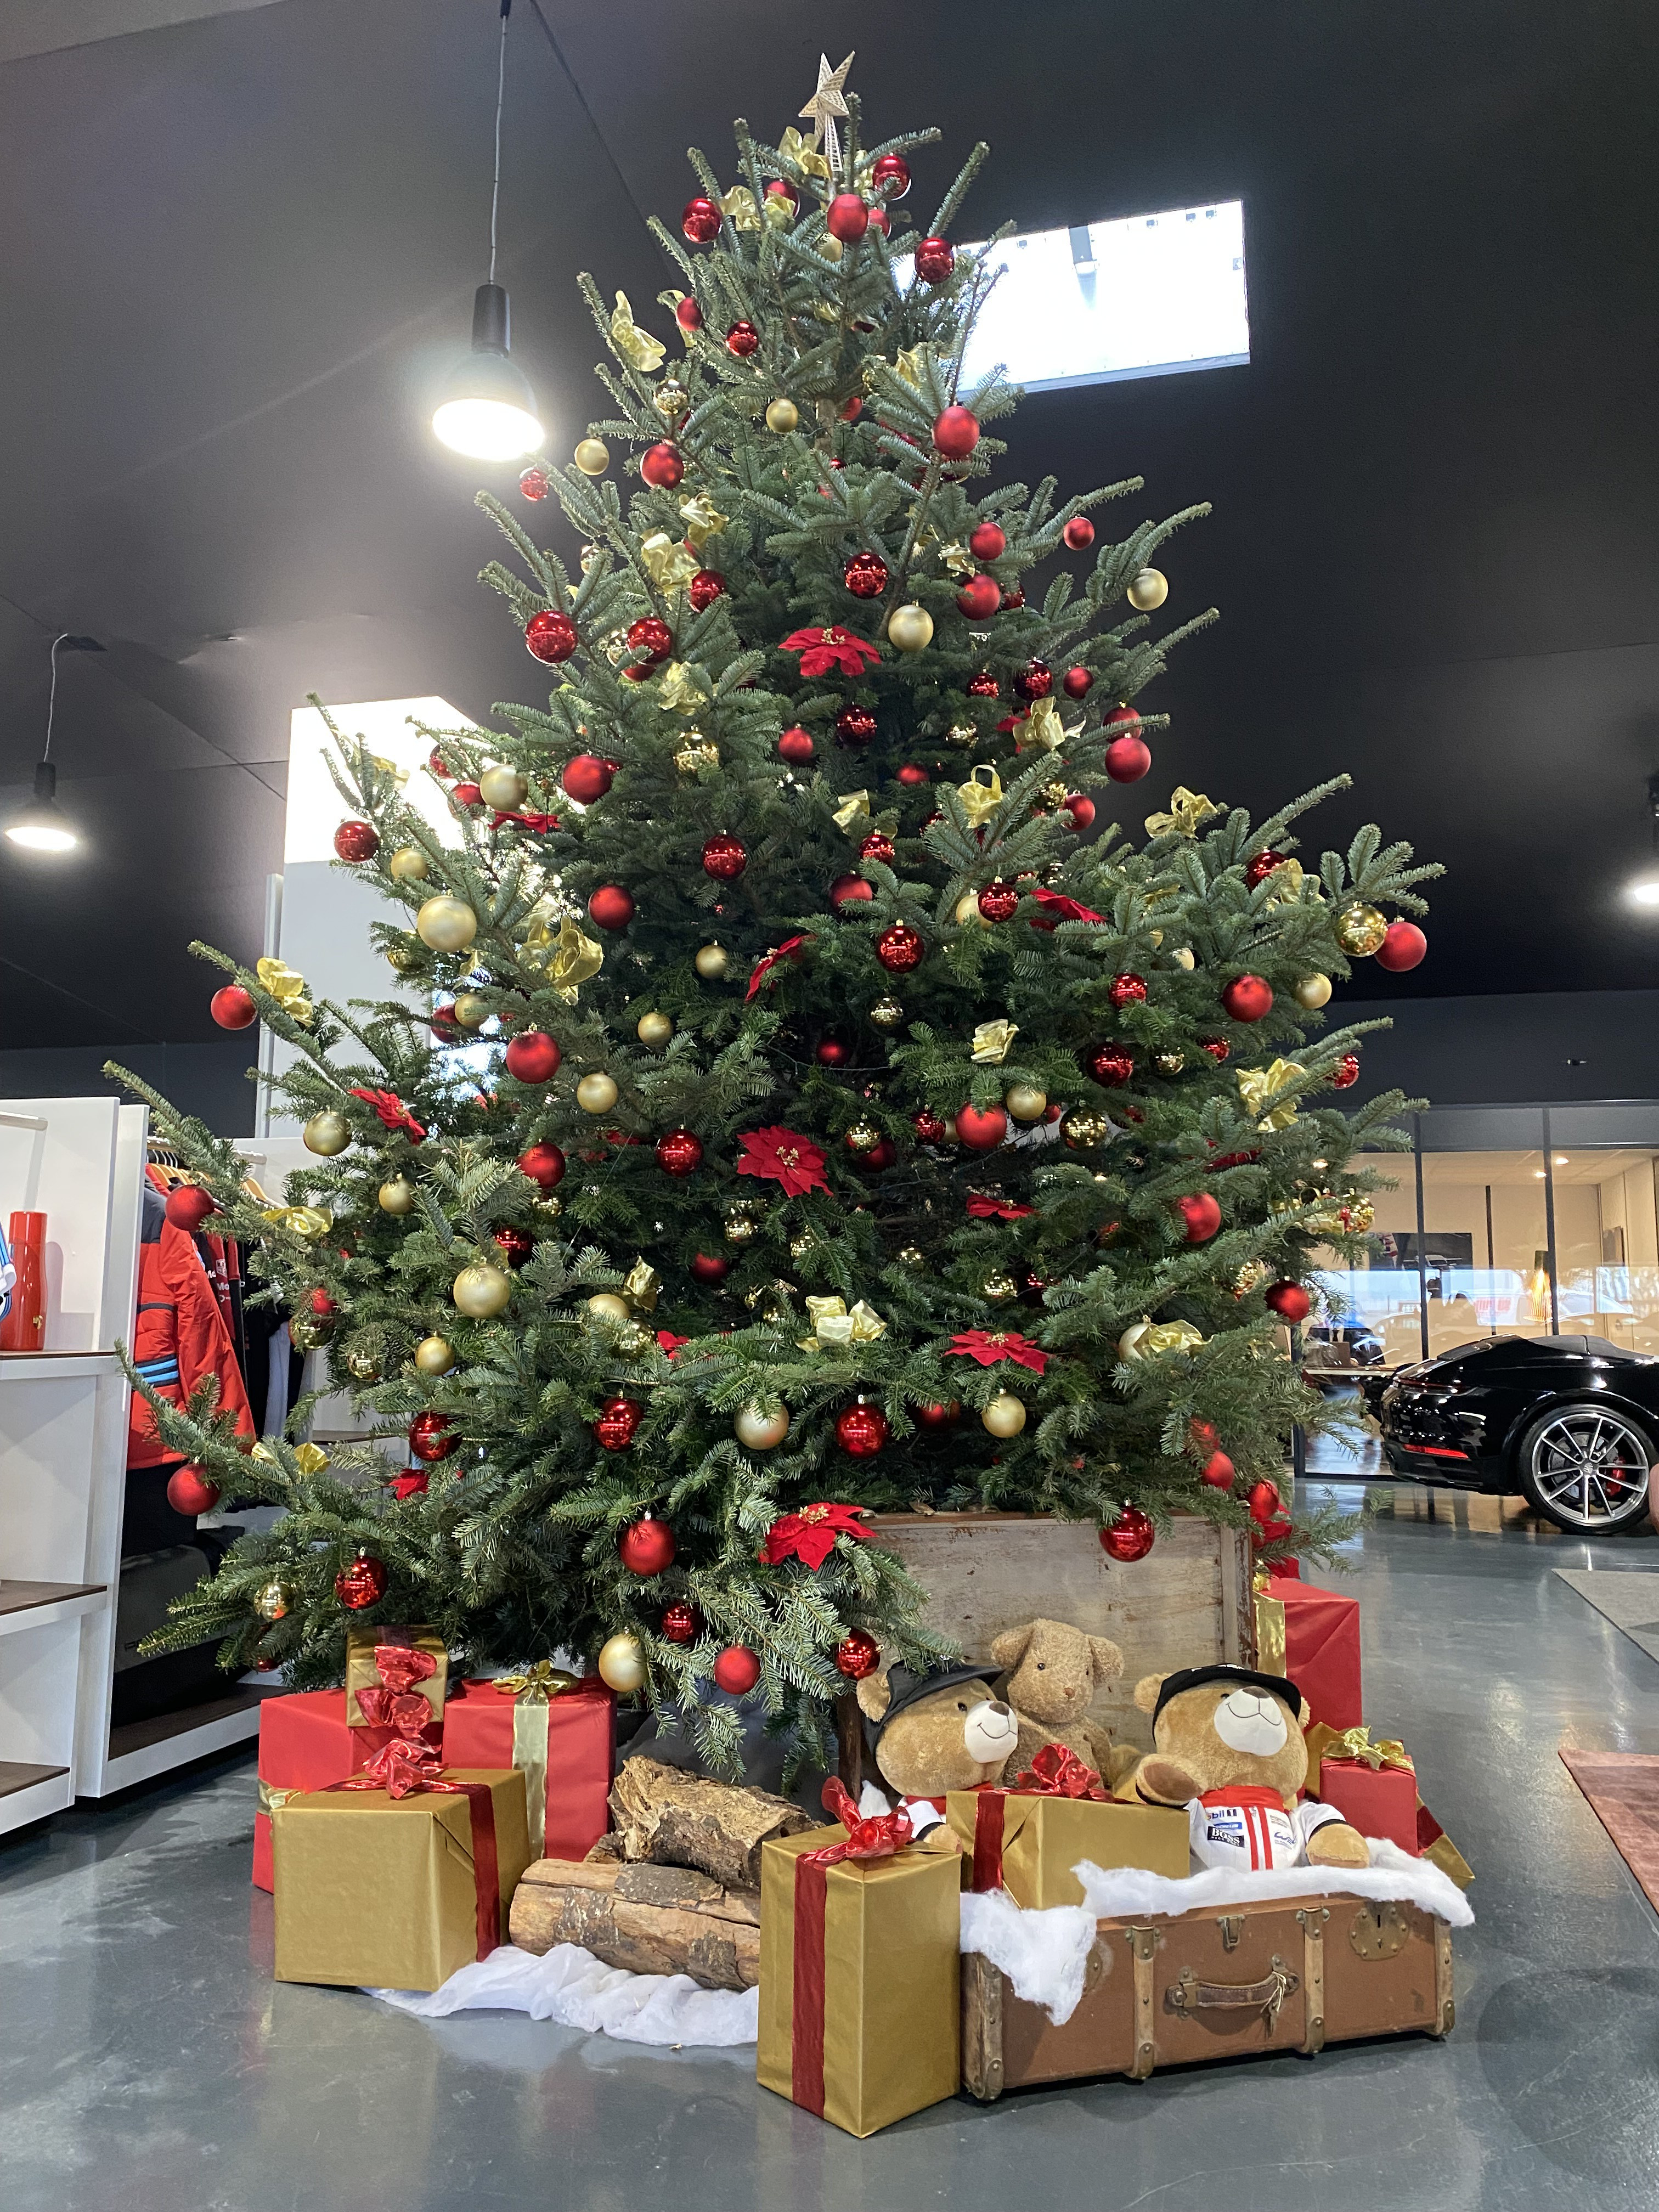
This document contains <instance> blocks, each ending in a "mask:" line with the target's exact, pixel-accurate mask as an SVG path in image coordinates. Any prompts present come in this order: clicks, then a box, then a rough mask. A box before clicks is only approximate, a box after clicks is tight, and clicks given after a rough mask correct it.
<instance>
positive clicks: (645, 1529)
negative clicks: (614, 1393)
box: [606, 1399, 678, 1575]
mask: <svg viewBox="0 0 1659 2212" xmlns="http://www.w3.org/2000/svg"><path fill="white" fill-rule="evenodd" d="M616 1402H617V1403H618V1404H626V1403H627V1401H626V1400H623V1399H619V1400H617V1401H616ZM606 1410H607V1411H608V1410H609V1408H607V1409H606ZM637 1426H638V1422H637V1421H635V1427H637ZM632 1434H633V1431H632V1430H629V1435H630V1436H631V1435H632ZM677 1548H678V1547H677V1546H676V1544H675V1542H674V1532H673V1530H672V1529H671V1528H670V1527H669V1525H668V1523H667V1522H665V1521H659V1520H658V1519H657V1517H656V1516H655V1514H653V1513H647V1514H644V1515H643V1516H641V1518H640V1519H639V1520H637V1521H635V1522H634V1524H633V1526H632V1527H631V1528H624V1529H623V1533H622V1541H620V1542H619V1543H618V1544H617V1556H618V1558H619V1559H621V1561H622V1563H623V1566H625V1567H626V1568H627V1570H628V1571H629V1574H630V1575H659V1574H660V1573H661V1572H662V1571H663V1569H664V1568H665V1567H671V1566H672V1565H673V1564H674V1553H675V1551H676V1550H677Z"/></svg>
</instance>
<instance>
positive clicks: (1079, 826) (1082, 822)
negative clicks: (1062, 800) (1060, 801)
mask: <svg viewBox="0 0 1659 2212" xmlns="http://www.w3.org/2000/svg"><path fill="white" fill-rule="evenodd" d="M1061 811H1062V812H1063V813H1066V814H1069V815H1070V816H1071V817H1072V827H1073V829H1076V830H1079V831H1081V830H1084V829H1090V828H1091V827H1092V825H1093V823H1094V818H1095V802H1094V801H1093V799H1090V798H1089V797H1087V796H1086V794H1085V793H1083V792H1080V791H1073V792H1069V793H1067V794H1066V804H1065V805H1064V807H1063V808H1062V809H1061Z"/></svg>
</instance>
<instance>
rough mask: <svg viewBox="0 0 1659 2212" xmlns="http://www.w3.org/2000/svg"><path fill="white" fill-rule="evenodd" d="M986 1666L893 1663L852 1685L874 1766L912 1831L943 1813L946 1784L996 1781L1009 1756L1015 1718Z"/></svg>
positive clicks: (923, 1829)
mask: <svg viewBox="0 0 1659 2212" xmlns="http://www.w3.org/2000/svg"><path fill="white" fill-rule="evenodd" d="M988 1671H989V1670H987V1669H985V1668H976V1667H973V1666H962V1667H945V1668H939V1669H938V1670H937V1671H936V1672H935V1673H933V1674H920V1675H918V1674H911V1672H910V1670H909V1668H908V1667H904V1666H902V1665H897V1666H893V1667H889V1668H884V1669H882V1670H881V1671H880V1672H879V1673H878V1674H866V1676H865V1678H864V1680H862V1681H861V1682H860V1684H859V1686H858V1701H859V1710H860V1712H862V1713H863V1715H864V1717H865V1718H866V1721H867V1722H868V1723H870V1725H869V1727H868V1729H866V1735H867V1737H868V1739H869V1741H870V1745H871V1748H872V1751H873V1753H874V1754H875V1761H876V1766H877V1768H878V1771H879V1773H880V1775H881V1778H882V1780H883V1781H884V1782H885V1783H886V1784H887V1785H888V1787H889V1789H890V1790H891V1791H894V1792H896V1794H897V1796H898V1800H899V1802H900V1803H901V1804H902V1806H903V1807H904V1808H905V1810H906V1812H907V1813H908V1814H909V1816H910V1826H911V1831H912V1832H913V1833H914V1834H915V1835H917V1836H921V1835H925V1834H926V1833H927V1831H928V1830H929V1829H930V1828H933V1827H937V1826H939V1823H940V1822H941V1821H942V1820H944V1818H945V1793H946V1791H947V1790H972V1789H975V1788H976V1787H977V1786H978V1785H979V1784H981V1783H982V1782H1000V1780H1001V1779H1002V1774H1003V1770H1004V1768H1005V1767H1006V1765H1007V1764H1008V1762H1009V1760H1010V1759H1012V1756H1013V1751H1014V1743H1015V1737H1016V1733H1017V1723H1016V1722H1015V1719H1014V1716H1013V1714H1012V1712H1011V1711H1010V1710H1009V1708H1008V1706H1007V1705H1006V1704H1005V1703H1004V1702H1003V1700H1002V1699H1000V1698H997V1697H994V1696H993V1694H992V1691H991V1685H990V1682H989V1680H988V1679H987V1673H988Z"/></svg>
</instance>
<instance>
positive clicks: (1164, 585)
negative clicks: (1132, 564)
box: [1124, 568, 1170, 615]
mask: <svg viewBox="0 0 1659 2212" xmlns="http://www.w3.org/2000/svg"><path fill="white" fill-rule="evenodd" d="M1124 596H1125V598H1127V600H1128V602H1129V605H1131V606H1132V607H1133V609H1134V610H1135V611H1136V613H1137V614H1143V615H1149V614H1151V612H1152V609H1153V608H1154V607H1161V606H1162V605H1163V604H1164V600H1165V599H1168V598H1169V596H1170V580H1169V578H1168V577H1167V576H1166V575H1165V574H1164V572H1163V570H1162V569H1161V568H1143V569H1142V570H1141V572H1140V574H1139V575H1138V576H1136V577H1135V578H1134V579H1133V580H1132V581H1131V583H1130V586H1129V588H1128V590H1127V592H1126V593H1125V594H1124Z"/></svg>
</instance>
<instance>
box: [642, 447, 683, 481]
mask: <svg viewBox="0 0 1659 2212" xmlns="http://www.w3.org/2000/svg"><path fill="white" fill-rule="evenodd" d="M684 474H685V463H684V459H682V458H681V455H680V449H679V447H678V446H676V445H673V444H671V442H670V441H668V440H667V439H665V440H664V441H663V442H662V443H661V445H659V446H647V447H646V449H645V454H644V457H643V459H641V462H640V475H641V477H642V478H643V479H644V481H645V482H646V483H648V484H650V485H652V486H653V489H656V490H658V491H672V490H673V489H674V487H675V485H676V484H678V483H679V482H680V480H681V478H682V477H684Z"/></svg>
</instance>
